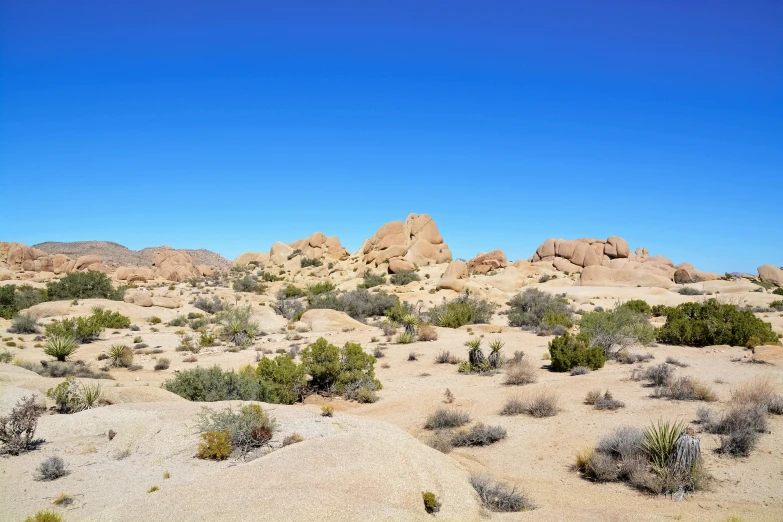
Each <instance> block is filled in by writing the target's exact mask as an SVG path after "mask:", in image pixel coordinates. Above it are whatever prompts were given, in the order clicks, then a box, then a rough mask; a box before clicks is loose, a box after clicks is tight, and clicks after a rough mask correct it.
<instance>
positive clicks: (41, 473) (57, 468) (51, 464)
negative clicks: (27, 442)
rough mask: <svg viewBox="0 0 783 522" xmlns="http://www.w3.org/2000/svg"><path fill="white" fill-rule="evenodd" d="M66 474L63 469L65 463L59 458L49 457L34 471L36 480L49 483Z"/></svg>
mask: <svg viewBox="0 0 783 522" xmlns="http://www.w3.org/2000/svg"><path fill="white" fill-rule="evenodd" d="M67 474H68V470H66V469H65V461H64V460H63V459H61V458H60V457H56V456H55V457H49V458H48V459H45V460H43V461H42V462H41V463H40V464H39V465H38V468H37V469H36V476H35V479H36V480H41V481H49V480H57V479H58V478H60V477H64V476H65V475H67Z"/></svg>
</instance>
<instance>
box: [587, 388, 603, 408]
mask: <svg viewBox="0 0 783 522" xmlns="http://www.w3.org/2000/svg"><path fill="white" fill-rule="evenodd" d="M601 397H603V394H602V393H601V390H590V391H589V392H587V395H586V396H585V404H589V405H590V406H595V404H596V403H597V402H598V401H599V400H600V399H601Z"/></svg>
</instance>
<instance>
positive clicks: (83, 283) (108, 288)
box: [46, 270, 125, 301]
mask: <svg viewBox="0 0 783 522" xmlns="http://www.w3.org/2000/svg"><path fill="white" fill-rule="evenodd" d="M46 292H47V294H48V296H49V300H50V301H61V300H72V299H93V298H103V299H112V300H114V301H122V298H123V295H124V293H125V290H124V289H122V288H119V289H115V288H114V286H112V284H111V279H109V276H108V275H106V274H104V273H103V272H97V271H92V270H91V271H89V272H72V273H70V274H68V275H66V276H65V277H63V278H61V279H60V280H59V281H51V282H49V283H46Z"/></svg>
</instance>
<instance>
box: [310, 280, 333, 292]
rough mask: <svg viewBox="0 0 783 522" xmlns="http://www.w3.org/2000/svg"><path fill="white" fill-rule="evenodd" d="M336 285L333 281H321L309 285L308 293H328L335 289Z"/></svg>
mask: <svg viewBox="0 0 783 522" xmlns="http://www.w3.org/2000/svg"><path fill="white" fill-rule="evenodd" d="M334 289H335V286H334V283H332V282H331V281H321V282H320V283H316V284H314V285H309V286H308V287H307V293H308V294H309V295H320V294H326V293H328V292H332V291H334Z"/></svg>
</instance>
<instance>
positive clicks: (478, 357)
mask: <svg viewBox="0 0 783 522" xmlns="http://www.w3.org/2000/svg"><path fill="white" fill-rule="evenodd" d="M465 346H467V347H468V362H469V363H470V366H471V367H475V368H480V367H481V366H483V365H484V362H485V361H486V358H485V357H484V351H483V350H482V349H481V338H480V337H477V338H476V339H471V340H470V341H467V342H466V343H465Z"/></svg>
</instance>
